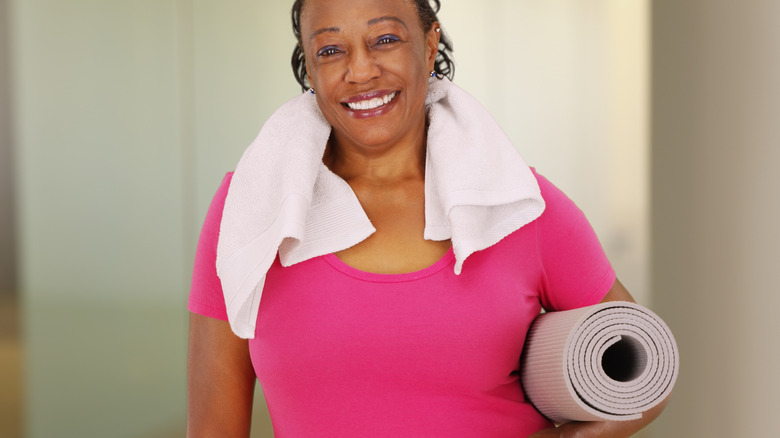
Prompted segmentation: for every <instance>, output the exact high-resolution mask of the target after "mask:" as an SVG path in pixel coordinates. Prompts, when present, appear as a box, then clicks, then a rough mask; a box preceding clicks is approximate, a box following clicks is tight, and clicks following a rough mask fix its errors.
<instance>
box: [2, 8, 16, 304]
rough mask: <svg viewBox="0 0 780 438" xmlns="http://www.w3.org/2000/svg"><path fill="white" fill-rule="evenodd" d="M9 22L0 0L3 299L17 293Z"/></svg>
mask: <svg viewBox="0 0 780 438" xmlns="http://www.w3.org/2000/svg"><path fill="white" fill-rule="evenodd" d="M8 25H9V20H8V7H7V0H0V298H2V297H4V296H10V295H15V291H16V253H15V246H16V245H15V241H14V230H15V224H16V221H15V213H16V210H15V208H14V199H13V196H14V193H13V153H12V150H11V141H12V132H11V102H10V99H11V78H10V68H9V61H10V53H9V47H10V43H9V40H8V38H9V36H10V32H9V29H8Z"/></svg>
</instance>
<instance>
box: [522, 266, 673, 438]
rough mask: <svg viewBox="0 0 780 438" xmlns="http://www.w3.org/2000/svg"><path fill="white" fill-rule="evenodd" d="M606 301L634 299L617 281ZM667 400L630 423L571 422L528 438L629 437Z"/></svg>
mask: <svg viewBox="0 0 780 438" xmlns="http://www.w3.org/2000/svg"><path fill="white" fill-rule="evenodd" d="M607 301H631V302H634V298H633V297H632V296H631V294H630V293H629V292H628V290H626V288H625V287H624V286H623V284H622V283H620V281H618V280H617V279H616V280H615V283H614V284H613V285H612V288H611V289H610V290H609V292H607V295H606V296H604V299H602V300H601V302H602V303H604V302H607ZM667 401H668V398H667V399H666V400H664V401H663V402H661V403H660V404H659V405H658V406H655V407H654V408H652V409H650V410H648V411H645V412H644V413H643V414H642V418H640V419H638V420H631V421H586V422H577V421H574V422H571V423H566V424H563V425H561V426H558V427H555V428H550V429H544V430H540V431H539V432H536V433H535V434H533V435H531V436H530V437H529V438H548V437H549V438H591V437H593V438H597V437H598V438H625V437H630V436H631V435H633V434H634V433H636V432H638V431H639V430H640V429H642V428H643V427H645V426H647V425H648V424H650V422H652V421H653V420H654V419H655V418H656V417H658V416H659V415H660V414H661V411H663V409H664V406H665V405H666V402H667Z"/></svg>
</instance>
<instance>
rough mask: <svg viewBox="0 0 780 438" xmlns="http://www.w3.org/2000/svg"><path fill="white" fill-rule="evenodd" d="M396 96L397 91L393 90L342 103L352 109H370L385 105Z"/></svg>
mask: <svg viewBox="0 0 780 438" xmlns="http://www.w3.org/2000/svg"><path fill="white" fill-rule="evenodd" d="M396 96H398V92H397V91H394V92H392V93H390V94H386V95H385V96H382V97H375V98H372V99H365V100H358V101H355V102H346V103H344V105H345V106H346V107H347V108H349V109H351V110H353V111H371V110H375V109H377V108H380V107H383V106H385V105H387V104H388V103H390V102H392V101H393V99H395V98H396Z"/></svg>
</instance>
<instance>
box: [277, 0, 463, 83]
mask: <svg viewBox="0 0 780 438" xmlns="http://www.w3.org/2000/svg"><path fill="white" fill-rule="evenodd" d="M412 1H413V2H414V5H415V7H417V15H418V16H419V17H420V23H422V28H423V32H425V33H427V32H428V31H430V30H431V27H432V26H433V23H434V22H437V21H439V19H438V17H437V16H436V13H437V12H439V9H440V8H441V3H440V1H439V0H412ZM304 2H305V0H295V3H294V4H293V7H292V28H293V34H294V35H295V39H296V40H297V41H298V44H296V45H295V49H294V50H293V54H292V69H293V73H294V74H295V80H296V81H298V83H299V84H301V89H302V90H303V91H306V90H307V89H308V88H309V81H308V80H307V78H306V77H307V74H306V58H305V56H304V54H303V42H302V41H301V10H302V9H303V4H304ZM431 3H433V4H434V5H435V6H431ZM452 50H453V49H452V42H451V41H450V39H449V38H448V37H447V36H446V35H445V34H444V30H443V29H442V32H441V37H440V39H439V53H437V54H436V63H435V65H434V71H435V72H436V75H437V76H439V77H441V76H447V77H448V78H450V79H452V78H453V77H454V76H455V63H454V62H453V60H452Z"/></svg>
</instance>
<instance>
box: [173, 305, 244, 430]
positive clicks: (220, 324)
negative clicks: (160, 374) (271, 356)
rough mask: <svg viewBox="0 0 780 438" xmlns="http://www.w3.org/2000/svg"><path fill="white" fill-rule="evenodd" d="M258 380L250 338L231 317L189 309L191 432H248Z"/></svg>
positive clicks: (188, 359) (188, 364)
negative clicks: (242, 334)
mask: <svg viewBox="0 0 780 438" xmlns="http://www.w3.org/2000/svg"><path fill="white" fill-rule="evenodd" d="M255 382H256V377H255V372H254V368H253V367H252V362H251V360H250V357H249V345H248V341H247V340H246V339H241V338H239V337H238V336H236V335H235V334H234V333H233V332H232V331H231V329H230V325H229V324H228V323H227V322H226V321H222V320H219V319H215V318H210V317H208V316H203V315H199V314H197V313H190V335H189V353H188V357H187V437H188V438H200V437H228V438H232V437H241V438H246V437H248V436H249V429H250V424H251V421H252V401H253V399H254V391H255Z"/></svg>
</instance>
